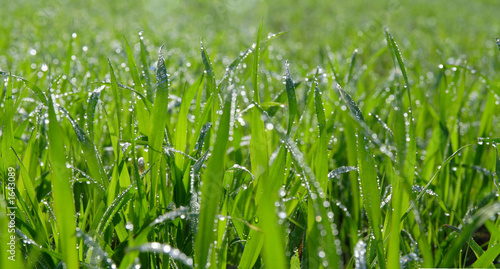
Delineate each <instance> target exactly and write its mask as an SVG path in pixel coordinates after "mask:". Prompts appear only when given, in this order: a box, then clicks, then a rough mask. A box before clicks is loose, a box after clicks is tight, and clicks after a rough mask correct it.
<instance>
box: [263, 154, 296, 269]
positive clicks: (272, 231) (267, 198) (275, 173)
mask: <svg viewBox="0 0 500 269" xmlns="http://www.w3.org/2000/svg"><path fill="white" fill-rule="evenodd" d="M286 154H287V151H286V148H285V146H284V145H282V146H281V147H280V150H279V152H278V155H277V156H276V158H275V159H274V162H273V164H272V166H271V168H270V171H269V178H268V180H266V182H261V183H260V184H264V185H263V186H262V189H263V195H262V199H263V201H262V202H261V203H260V206H259V211H260V214H259V219H260V224H259V225H258V226H259V227H260V229H261V230H262V233H263V235H264V245H263V249H262V256H263V258H264V264H265V265H266V267H267V268H277V269H278V268H288V267H289V266H288V262H287V260H286V248H285V244H286V240H285V236H284V232H283V226H282V225H281V224H280V223H281V222H283V221H285V219H286V212H283V211H281V212H279V213H278V214H276V206H275V202H276V201H278V199H280V197H279V193H278V191H279V188H280V187H281V186H282V184H283V182H284V174H285V165H286Z"/></svg>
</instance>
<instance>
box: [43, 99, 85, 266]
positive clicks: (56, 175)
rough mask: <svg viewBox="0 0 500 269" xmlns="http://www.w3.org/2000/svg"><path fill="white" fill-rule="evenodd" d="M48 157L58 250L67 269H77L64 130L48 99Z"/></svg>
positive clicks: (73, 213) (71, 196)
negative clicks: (58, 238)
mask: <svg viewBox="0 0 500 269" xmlns="http://www.w3.org/2000/svg"><path fill="white" fill-rule="evenodd" d="M48 101H49V103H48V105H49V132H48V136H49V155H50V163H51V171H50V175H51V178H52V196H53V197H54V213H55V216H56V220H57V225H58V227H59V234H60V240H61V245H60V247H59V248H58V249H60V251H61V252H62V254H63V259H64V262H65V264H66V266H67V268H70V269H71V268H78V267H79V266H78V252H77V250H76V235H75V231H76V225H75V218H74V216H75V214H76V212H75V203H74V202H73V201H74V197H73V189H72V188H71V183H70V179H71V176H70V173H69V171H68V168H67V167H66V153H65V150H64V144H63V138H62V134H63V132H62V130H61V126H60V125H59V122H58V121H57V117H56V112H55V109H54V102H53V100H52V98H51V97H49V100H48Z"/></svg>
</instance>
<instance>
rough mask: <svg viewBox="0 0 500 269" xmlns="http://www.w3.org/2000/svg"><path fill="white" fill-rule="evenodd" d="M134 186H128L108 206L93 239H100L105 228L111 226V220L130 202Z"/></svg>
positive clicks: (133, 193)
mask: <svg viewBox="0 0 500 269" xmlns="http://www.w3.org/2000/svg"><path fill="white" fill-rule="evenodd" d="M134 187H135V184H132V185H130V186H129V187H128V188H127V189H125V190H124V191H123V192H122V193H120V194H119V195H117V196H116V198H115V199H114V201H113V202H112V203H111V204H110V206H109V207H108V208H107V209H106V211H105V212H104V215H103V217H102V219H101V220H100V221H99V225H97V227H96V236H95V238H98V237H102V236H103V233H104V231H106V228H108V226H109V225H110V224H111V221H113V218H115V216H116V214H118V213H119V211H120V210H121V209H122V208H123V207H124V206H125V205H127V203H128V202H130V200H132V198H133V197H134V195H135V188H134Z"/></svg>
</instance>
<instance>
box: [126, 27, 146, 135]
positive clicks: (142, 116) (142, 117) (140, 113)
mask: <svg viewBox="0 0 500 269" xmlns="http://www.w3.org/2000/svg"><path fill="white" fill-rule="evenodd" d="M123 39H125V50H126V52H127V60H128V66H129V68H130V70H129V73H130V75H131V76H132V79H133V81H134V89H135V91H136V92H140V93H144V88H143V86H142V81H141V77H140V75H139V70H138V68H137V64H136V62H135V59H134V54H133V53H132V50H131V49H130V45H129V43H128V40H127V38H125V36H124V37H123ZM132 97H133V96H132ZM131 100H132V104H133V106H134V108H135V113H136V115H137V123H138V127H139V131H140V132H142V133H146V134H148V133H149V128H150V127H149V120H148V119H149V113H148V111H147V110H146V109H145V107H144V104H143V103H141V102H139V103H136V101H135V99H132V98H131Z"/></svg>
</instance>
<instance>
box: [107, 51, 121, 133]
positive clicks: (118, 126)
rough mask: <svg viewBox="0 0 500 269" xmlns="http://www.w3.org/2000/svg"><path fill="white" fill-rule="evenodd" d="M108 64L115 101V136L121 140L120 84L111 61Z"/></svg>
mask: <svg viewBox="0 0 500 269" xmlns="http://www.w3.org/2000/svg"><path fill="white" fill-rule="evenodd" d="M108 64H109V73H110V75H111V91H112V92H113V97H114V101H115V112H116V124H115V126H114V129H115V132H116V134H115V136H116V137H118V138H119V139H121V135H122V133H121V132H120V130H121V126H122V125H121V115H122V113H121V107H122V105H121V95H120V91H118V83H117V81H116V76H115V72H114V71H113V66H111V60H109V59H108Z"/></svg>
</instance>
